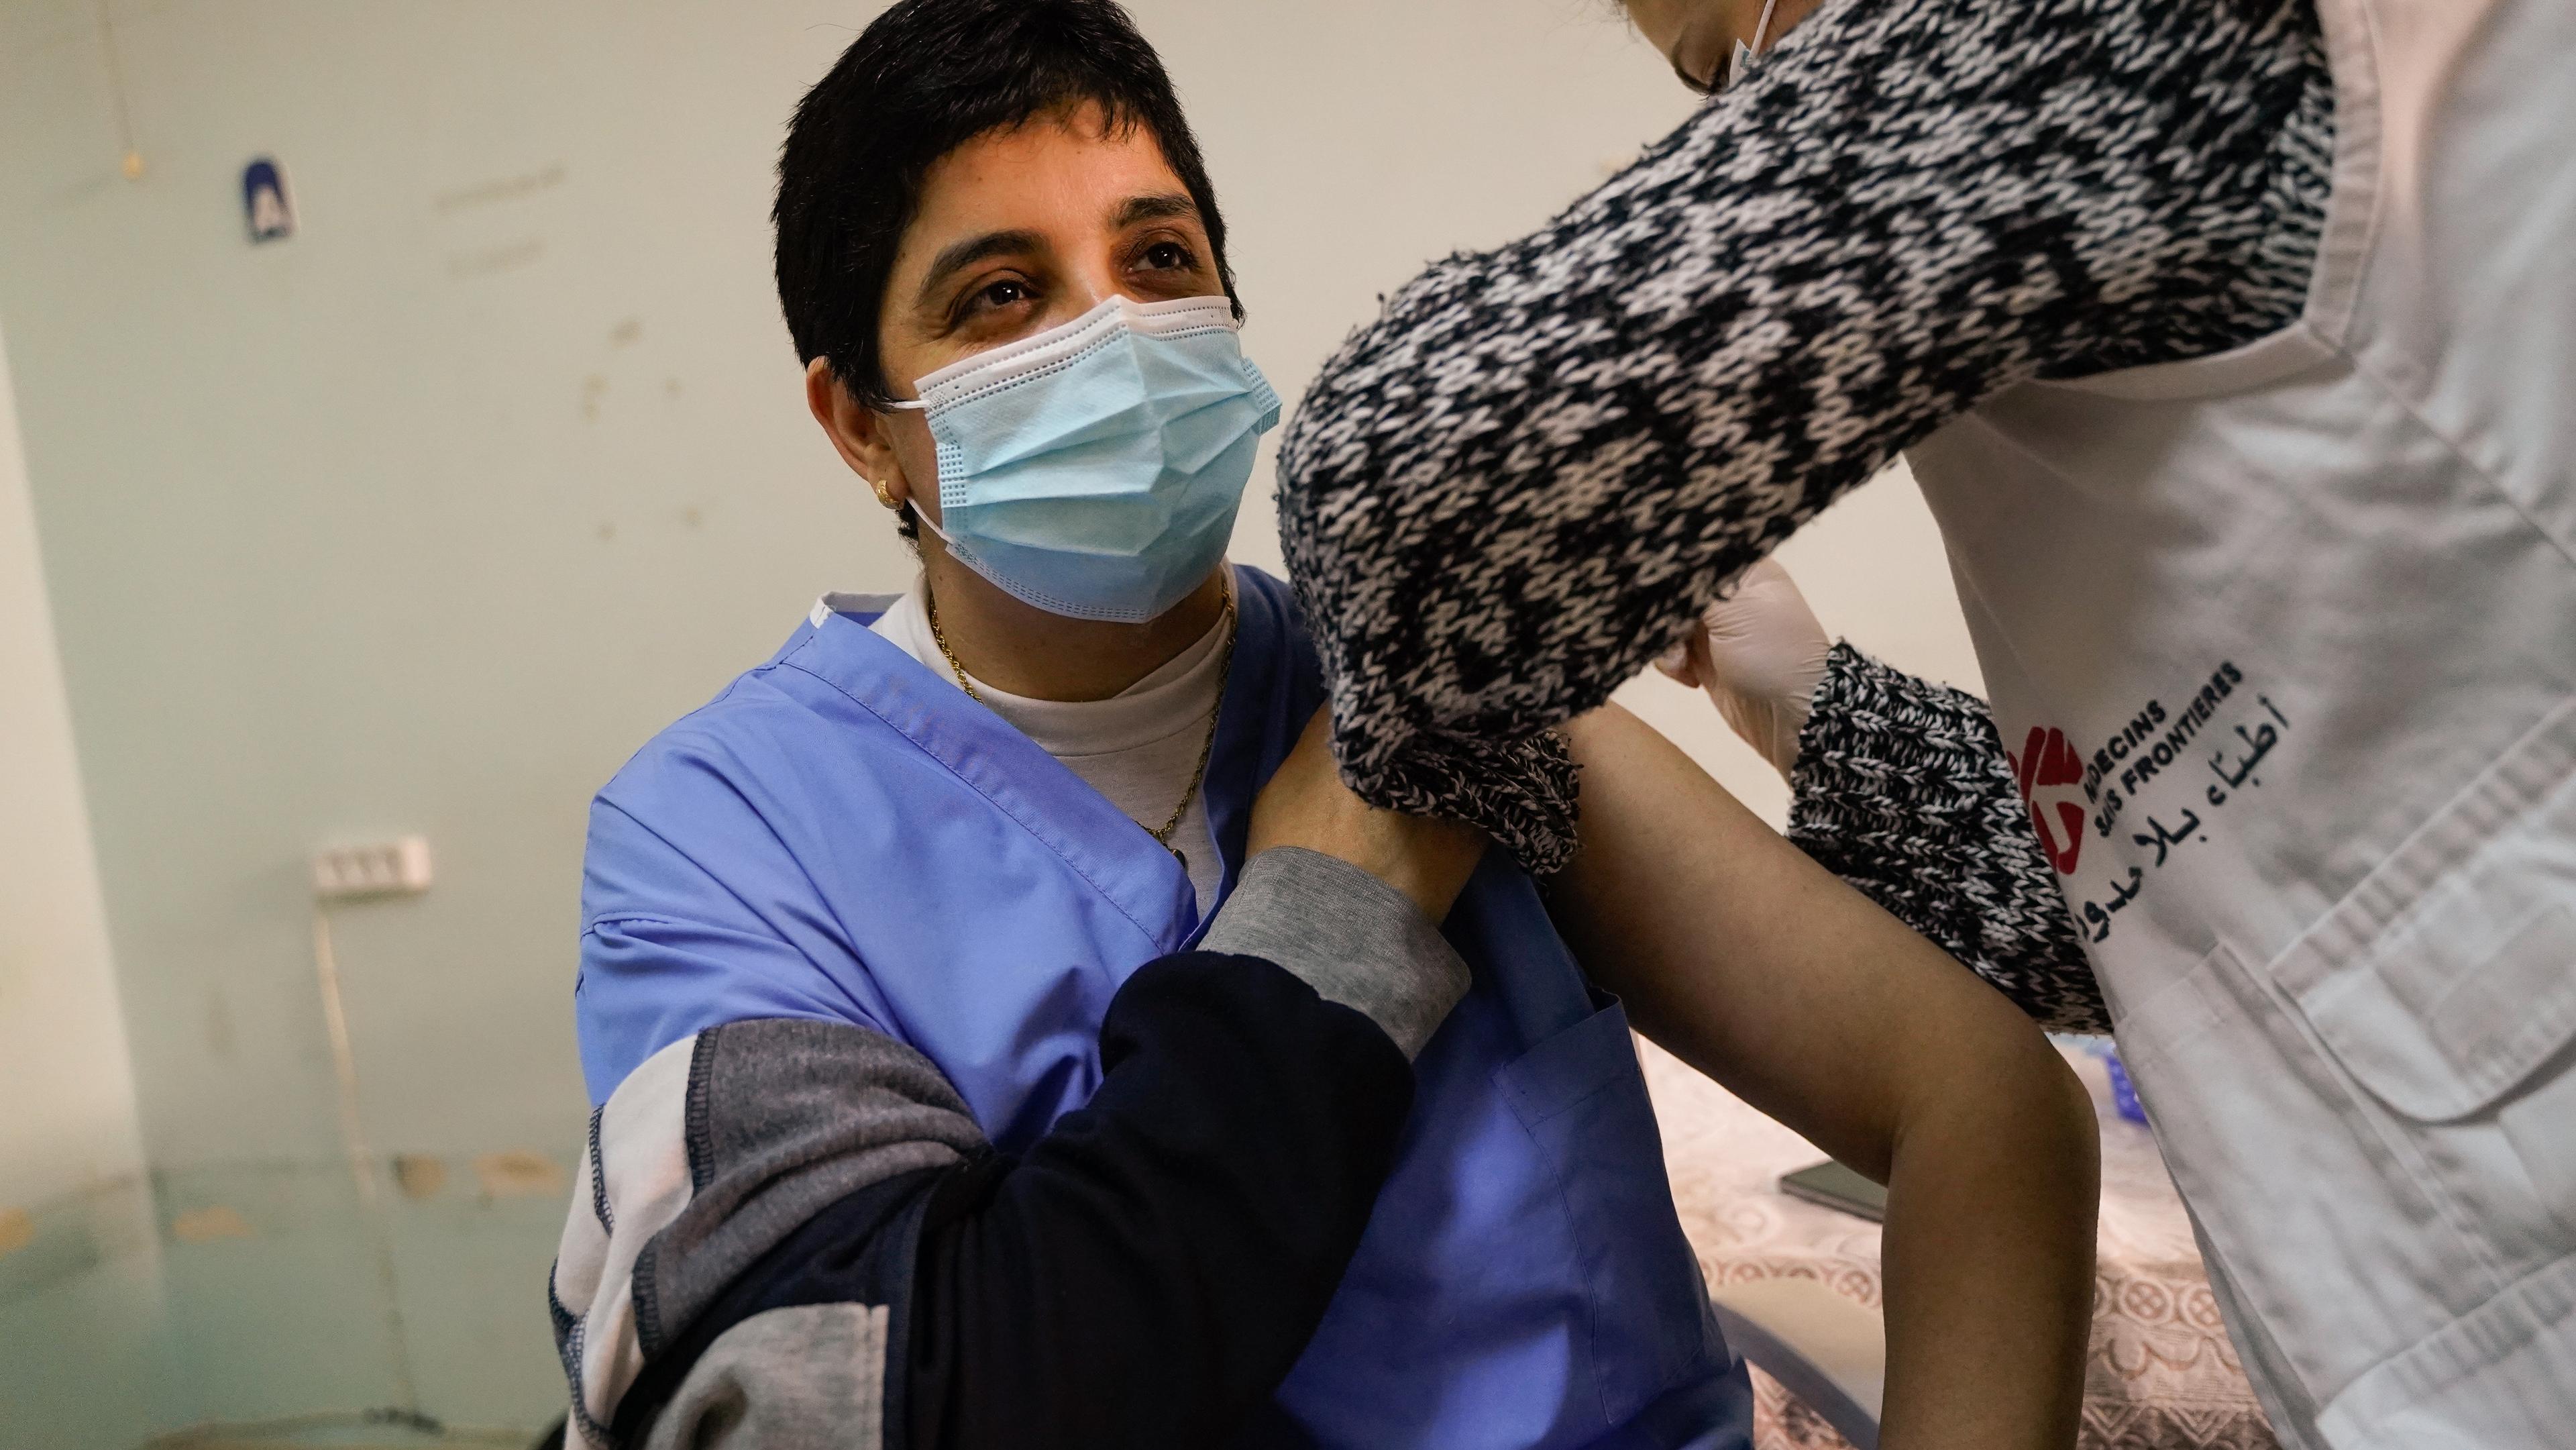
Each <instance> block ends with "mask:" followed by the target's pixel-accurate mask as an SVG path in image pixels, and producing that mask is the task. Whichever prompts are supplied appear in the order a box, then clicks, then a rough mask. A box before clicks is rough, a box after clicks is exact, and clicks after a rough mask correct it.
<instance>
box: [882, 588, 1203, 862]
mask: <svg viewBox="0 0 2576 1450" xmlns="http://www.w3.org/2000/svg"><path fill="white" fill-rule="evenodd" d="M1224 584H1225V613H1224V614H1223V616H1221V617H1220V618H1219V619H1218V621H1217V623H1218V626H1219V627H1220V628H1222V629H1224V631H1225V655H1224V658H1223V659H1222V660H1220V661H1219V662H1218V664H1217V668H1216V708H1215V709H1212V710H1210V711H1208V728H1207V738H1206V739H1205V740H1202V741H1200V742H1199V763H1198V764H1197V765H1196V766H1195V767H1193V768H1192V769H1191V771H1190V785H1189V789H1188V790H1185V791H1183V792H1182V793H1181V803H1180V804H1179V805H1177V806H1175V807H1173V808H1172V818H1171V819H1170V820H1168V821H1165V822H1163V828H1162V829H1161V830H1159V831H1158V830H1155V829H1153V828H1151V827H1149V826H1146V825H1145V823H1144V822H1142V821H1138V822H1137V823H1136V825H1137V827H1138V828H1139V829H1141V830H1143V831H1144V832H1145V834H1146V835H1149V836H1151V837H1153V838H1154V844H1155V845H1158V846H1160V847H1162V848H1163V849H1164V850H1166V851H1169V852H1171V853H1172V857H1173V859H1174V860H1177V861H1179V862H1180V863H1181V869H1182V870H1184V871H1187V870H1188V869H1190V858H1189V857H1187V856H1185V855H1182V854H1181V848H1180V847H1178V846H1175V845H1173V844H1172V836H1173V834H1174V833H1176V832H1178V831H1179V830H1180V829H1181V821H1182V819H1183V818H1184V817H1186V816H1188V815H1189V813H1190V806H1191V805H1192V804H1193V803H1195V802H1196V801H1197V800H1198V798H1199V783H1200V782H1202V781H1204V780H1206V779H1207V767H1208V760H1209V758H1210V757H1212V756H1213V755H1215V754H1216V726H1217V718H1218V717H1219V716H1220V715H1222V714H1224V713H1225V686H1226V682H1227V681H1228V680H1230V679H1232V678H1233V677H1234V633H1235V630H1234V625H1235V620H1234V578H1233V575H1232V573H1231V571H1229V572H1228V573H1227V574H1226V576H1225V577H1224ZM921 603H922V611H923V612H924V613H926V614H928V615H929V616H930V637H931V638H932V639H933V640H935V641H937V642H938V644H939V653H940V654H941V655H942V656H943V657H944V658H946V659H947V661H948V669H949V672H950V673H952V674H954V675H956V676H957V688H959V689H961V690H964V691H965V692H966V698H967V699H969V700H973V701H974V702H976V703H977V704H979V705H980V704H983V703H984V697H983V696H981V695H978V694H976V693H975V685H974V682H973V681H971V680H969V679H967V678H966V667H965V666H964V665H962V664H959V663H958V662H957V651H955V650H953V649H951V648H949V646H948V632H947V631H946V630H944V629H941V628H940V627H939V600H938V599H937V598H936V597H935V596H934V595H932V593H931V592H930V581H929V580H927V579H925V580H923V581H922V582H921Z"/></svg>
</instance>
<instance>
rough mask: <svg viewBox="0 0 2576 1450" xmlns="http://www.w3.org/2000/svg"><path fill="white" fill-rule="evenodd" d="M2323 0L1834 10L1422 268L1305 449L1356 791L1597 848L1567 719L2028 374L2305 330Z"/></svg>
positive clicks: (1327, 377)
mask: <svg viewBox="0 0 2576 1450" xmlns="http://www.w3.org/2000/svg"><path fill="white" fill-rule="evenodd" d="M2311 7H2312V0H2195V3H2191V4H2174V3H2171V0H2010V3H2002V0H1828V3H1827V4H1826V5H1825V6H1824V7H1823V8H1821V9H1819V10H1818V11H1817V12H1816V13H1815V14H1813V15H1812V16H1810V17H1809V18H1808V19H1807V20H1806V21H1805V22H1803V23H1802V24H1801V25H1799V27H1798V28H1797V29H1796V30H1795V31H1793V32H1791V34H1790V35H1789V36H1788V38H1787V39H1786V40H1784V41H1783V42H1782V43H1781V45H1780V46H1779V47H1778V48H1777V49H1775V50H1774V51H1773V52H1772V53H1770V54H1769V55H1766V56H1765V57H1764V58H1763V59H1762V60H1761V61H1760V62H1759V64H1758V65H1757V66H1756V67H1755V68H1754V69H1753V70H1752V72H1751V74H1750V75H1749V76H1748V77H1747V78H1746V79H1745V80H1743V81H1742V82H1740V83H1738V84H1737V85H1736V86H1734V87H1732V88H1730V89H1729V90H1728V91H1727V93H1726V94H1725V95H1724V96H1723V97H1721V98H1720V99H1719V100H1718V101H1716V102H1714V103H1713V104H1711V105H1709V106H1708V107H1706V108H1704V109H1703V110H1701V111H1700V112H1699V114H1698V115H1696V116H1695V117H1694V118H1693V119H1692V120H1690V121H1689V122H1688V123H1687V124H1685V125H1684V126H1683V127H1682V128H1681V129H1680V130H1679V131H1677V132H1676V133H1674V134H1673V135H1672V136H1671V137H1669V138H1668V139H1666V140H1665V141H1663V142H1662V143H1661V144H1659V145H1657V146H1656V147H1654V148H1653V149H1652V150H1650V151H1649V152H1648V153H1647V154H1646V155H1645V156H1644V157H1643V158H1642V159H1641V160H1640V161H1639V162H1638V163H1637V164H1636V165H1634V166H1632V167H1631V168H1629V169H1628V170H1627V171H1626V172H1624V173H1623V174H1621V175H1620V176H1618V177H1616V178H1614V179H1612V180H1611V181H1610V182H1609V183H1608V184H1606V185H1604V186H1603V187H1602V188H1601V189H1599V190H1598V191H1596V192H1594V193H1593V194H1591V195H1590V196H1587V197H1585V198H1583V199H1582V200H1581V201H1579V202H1577V203H1576V204H1575V205H1574V206H1573V207H1572V208H1571V209H1570V210H1568V211H1567V212H1565V213H1564V214H1563V215H1562V216H1560V217H1558V218H1557V219H1556V220H1555V221H1553V222H1552V223H1550V224H1549V225H1548V226H1546V227H1545V228H1543V229H1541V230H1540V231H1538V232H1537V233H1535V234H1533V235H1531V236H1529V237H1527V238H1525V239H1523V240H1521V241H1519V242H1515V243H1513V244H1511V245H1508V246H1505V247H1503V248H1501V249H1499V250H1496V251H1493V252H1489V253H1483V254H1479V255H1465V256H1457V257H1453V258H1451V259H1449V260H1448V261H1446V262H1442V263H1440V264H1438V265H1436V266H1434V267H1432V268H1431V269H1430V270H1429V271H1428V272H1426V273H1425V274H1423V276H1422V277H1420V278H1419V279H1418V280H1416V281H1415V282H1413V283H1412V284H1411V285H1410V286H1407V287H1406V288H1404V289H1403V290H1402V291H1400V292H1399V293H1398V294H1396V295H1395V296H1394V297H1393V298H1392V299H1391V300H1390V301H1389V302H1388V303H1387V304H1386V306H1385V308H1384V311H1383V314H1382V315H1381V316H1380V318H1379V319H1378V320H1377V321H1376V322H1375V323H1374V324H1373V325H1371V326H1369V327H1367V328H1366V329H1364V330H1362V331H1361V332H1359V333H1358V334H1356V335H1355V336H1353V337H1352V338H1351V339H1350V341H1349V342H1348V343H1347V344H1346V345H1345V346H1344V347H1343V348H1342V350H1341V351H1340V353H1339V354H1338V355H1337V356H1335V357H1334V358H1333V359H1332V361H1331V362H1330V363H1329V364H1327V366H1326V367H1325V370H1324V372H1323V374H1322V376H1321V377H1320V378H1319V379H1318V380H1317V382H1316V383H1315V385H1314V386H1313V388H1312V389H1311V390H1310V391H1309V392H1308V394H1307V396H1306V399H1305V402H1304V404H1303V406H1302V407H1301V409H1300V411H1299V414H1298V417H1297V419H1296V421H1295V423H1294V424H1293V425H1292V427H1291V428H1290V430H1289V434H1288V437H1287V439H1286V442H1285V445H1284V448H1283V452H1282V454H1281V466H1280V480H1281V490H1280V521H1281V529H1282V535H1283V541H1284V543H1285V546H1286V552H1287V558H1288V562H1289V564H1290V567H1291V569H1292V571H1293V573H1294V575H1295V577H1296V582H1297V586H1298V588H1299V590H1300V592H1301V594H1302V596H1303V599H1304V602H1305V605H1306V608H1307V612H1308V615H1309V617H1310V618H1311V619H1312V620H1313V621H1315V623H1316V626H1317V644H1318V646H1319V648H1320V651H1321V653H1322V657H1323V664H1324V667H1325V670H1326V673H1327V675H1328V677H1329V679H1330V682H1331V689H1332V706H1333V711H1334V746H1335V749H1336V752H1337V754H1338V755H1339V758H1340V760H1341V762H1342V765H1343V769H1344V772H1345V774H1346V776H1347V777H1348V778H1349V780H1350V781H1351V783H1352V785H1353V786H1354V787H1355V788H1357V789H1358V790H1359V792H1360V793H1361V794H1362V795H1363V796H1365V797H1367V798H1368V799H1370V800H1372V801H1375V802H1377V803H1379V804H1382V805H1388V806H1393V807H1397V808H1400V809H1405V810H1409V811H1413V812H1416V813H1420V814H1433V815H1443V816H1449V817H1454V818H1461V819H1465V820H1469V821H1472V822H1474V823H1476V824H1478V825H1480V826H1483V827H1484V828H1485V829H1487V830H1488V831H1489V832H1491V833H1492V834H1493V835H1494V836H1495V837H1496V839H1498V840H1499V841H1501V842H1502V843H1503V844H1504V845H1506V846H1507V847H1509V848H1511V849H1512V850H1513V851H1514V852H1515V853H1516V854H1517V855H1518V856H1519V857H1520V858H1521V860H1522V861H1523V862H1524V863H1526V864H1529V865H1531V866H1533V867H1535V868H1537V869H1540V870H1543V871H1544V870H1553V869H1555V868H1556V867H1557V866H1559V865H1561V864H1562V862H1563V861H1564V859H1565V858H1566V856H1567V855H1568V854H1570V852H1571V851H1572V849H1573V842H1574V825H1573V799H1574V784H1573V771H1572V768H1571V766H1570V765H1569V764H1568V763H1567V760H1566V757H1565V755H1564V752H1563V750H1562V747H1561V746H1560V745H1558V744H1556V743H1555V742H1554V739H1553V737H1552V735H1551V734H1550V733H1549V732H1550V727H1552V726H1553V725H1554V724H1556V723H1557V722H1561V721H1563V720H1566V719H1568V718H1570V717H1572V716H1573V715H1576V714H1578V713H1581V712H1582V711H1584V710H1587V709H1590V708H1592V707H1593V706H1595V705H1598V704H1599V703H1601V702H1602V701H1603V700H1606V699H1607V698H1608V697H1609V695H1610V693H1611V691H1612V690H1613V689H1615V688H1617V686H1618V685H1619V684H1620V683H1622V682H1623V681H1625V680H1626V679H1628V678H1629V677H1630V676H1631V675H1633V674H1635V673H1636V672H1637V671H1638V670H1639V669H1641V668H1643V667H1644V665H1645V664H1646V662H1647V661H1648V660H1650V659H1652V658H1653V657H1654V656H1655V655H1656V654H1657V653H1659V652H1660V651H1661V650H1663V649H1664V648H1665V647H1666V646H1667V645H1668V644H1669V643H1670V642H1671V641H1672V639H1673V638H1674V637H1675V636H1676V635H1677V634H1678V633H1680V631H1682V630H1683V629H1684V628H1686V627H1687V624H1688V622H1689V620H1690V619H1691V618H1692V617H1693V616H1694V615H1695V614H1696V612H1697V610H1698V608H1699V606H1700V605H1701V604H1703V603H1705V602H1706V601H1707V600H1708V599H1710V598H1712V597H1714V595H1715V594H1716V592H1717V591H1718V590H1719V588H1720V587H1721V586H1722V585H1724V584H1725V583H1726V582H1727V581H1728V580H1729V579H1731V578H1732V577H1734V576H1735V575H1736V574H1738V573H1740V572H1741V571H1742V570H1743V569H1744V568H1745V567H1747V566H1748V565H1750V564H1751V563H1753V562H1754V561H1755V560H1757V559H1759V558H1760V557H1761V556H1762V555H1763V554H1765V553H1767V552H1769V551H1770V550H1771V549H1772V548H1773V547H1774V546H1775V545H1777V544H1778V543H1779V542H1780V540H1782V539H1783V538H1785V537H1787V536H1788V535H1789V534H1790V533H1791V532H1792V531H1794V530H1795V529H1796V528H1797V527H1798V526H1799V525H1800V524H1802V523H1804V522H1805V521H1806V520H1807V519H1809V518H1810V517H1812V516H1813V515H1815V514H1816V513H1817V512H1818V511H1819V510H1821V509H1822V508H1824V507H1825V506H1826V505H1827V504H1828V503H1830V502H1832V501H1833V500H1834V499H1835V498H1836V497H1838V496H1840V495H1841V494H1842V493H1844V492H1845V491H1846V490H1848V489H1850V488H1852V487H1854V486H1855V485H1857V484H1859V483H1861V482H1863V481H1864V480H1866V479H1867V478H1869V477H1870V475H1871V474H1873V473H1875V472H1876V471H1877V470H1878V469H1879V468H1880V467H1881V466H1882V465H1884V464H1886V463H1887V462H1888V461H1889V460H1890V459H1891V458H1892V457H1894V456H1895V454H1896V453H1897V452H1898V451H1899V450H1900V449H1902V448H1904V447H1906V446H1908V445H1910V444H1912V443H1914V442H1916V441H1918V440H1920V439H1922V438H1924V437H1925V436H1927V435H1928V434H1930V433H1931V432H1932V431H1933V430H1935V429H1937V428H1939V427H1940V426H1942V425H1943V424H1945V423H1948V422H1949V421H1951V420H1952V419H1954V418H1957V417H1958V416H1960V415H1961V414H1962V413H1964V412H1966V411H1967V410H1968V409H1970V408H1972V407H1974V406H1975V405H1977V404H1978V403H1979V402H1981V401H1983V400H1984V399H1987V398H1989V397H1992V396H1994V395H1995V394H1996V393H1998V392H2000V391H2002V390H2003V389H2006V388H2009V387H2012V386H2014V385H2016V384H2019V383H2022V382H2025V381H2028V380H2031V379H2034V378H2040V377H2062V376H2076V375H2083V374H2089V373H2095V372H2100V371H2105V370H2108V369H2113V368H2119V367H2126V366H2131V365H2137V364H2144V363H2150V362H2159V361H2169V360H2175V359H2180V358H2186V357H2196V356H2202V355H2206V354H2208V353H2211V352H2215V351H2220V350H2224V349H2226V348H2230V347H2234V346H2238V345H2241V344H2243V343H2245V342H2249V341H2252V340H2254V339H2255V338H2257V337H2260V336H2263V335H2265V334H2267V333H2269V332H2272V331H2277V330H2278V329H2279V328H2281V327H2283V326H2285V325H2287V324H2288V323H2290V322H2291V321H2293V320H2294V319H2295V318H2296V317H2297V315H2298V312H2299V309H2300V307H2301V306H2302V305H2303V303H2304V298H2305V293H2306V284H2307V278H2308V274H2309V271H2310V269H2311V265H2312V262H2313V258H2314V255H2315V248H2316V238H2317V234H2318V230H2319V228H2320V227H2321V225H2322V218H2323V210H2324V197H2325V195H2326V192H2327V189H2328V188H2327V181H2326V178H2327V175H2328V170H2327V164H2326V152H2327V149H2328V145H2329V142H2330V140H2331V133H2332V110H2331V107H2332V86H2331V81H2330V79H2329V77H2328V73H2327V71H2326V68H2325V64H2324V60H2323V56H2322V50H2321V45H2320V41H2319V37H2318V32H2317V27H2316V20H2315V16H2314V13H2313V10H2312V8H2311Z"/></svg>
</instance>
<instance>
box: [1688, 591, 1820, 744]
mask: <svg viewBox="0 0 2576 1450" xmlns="http://www.w3.org/2000/svg"><path fill="white" fill-rule="evenodd" d="M1833 649H1834V643H1833V641H1832V640H1830V639H1828V638H1826V636H1825V627H1824V625H1823V624H1821V623H1819V622H1818V621H1817V619H1816V612H1815V611H1814V610H1813V609H1810V608H1808V607H1807V597H1806V596H1805V595H1803V594H1801V593H1799V592H1798V584H1797V581H1796V580H1794V579H1791V578H1790V577H1789V571H1788V570H1786V569H1783V568H1781V567H1780V565H1779V562H1778V561H1777V560H1773V559H1764V560H1763V561H1762V562H1761V563H1759V564H1756V565H1754V566H1753V567H1752V568H1750V569H1747V570H1745V571H1744V577H1742V578H1741V579H1738V580H1737V581H1736V584H1735V589H1734V592H1732V593H1730V594H1728V595H1727V596H1726V597H1725V598H1723V599H1719V600H1717V601H1715V602H1713V603H1711V604H1710V605H1709V606H1708V608H1706V609H1705V610H1702V611H1701V612H1700V620H1699V627H1698V628H1697V629H1694V630H1692V631H1691V634H1690V637H1689V638H1688V639H1686V640H1684V641H1683V642H1682V643H1680V644H1677V645H1675V646H1673V648H1672V651H1671V652H1670V653H1668V654H1666V655H1665V656H1664V657H1663V658H1662V659H1659V660H1657V661H1655V668H1657V669H1659V670H1662V671H1663V672H1664V673H1665V674H1667V675H1670V676H1672V677H1673V678H1674V679H1676V680H1679V681H1681V682H1682V683H1683V684H1685V685H1697V686H1699V687H1700V688H1701V689H1703V690H1706V691H1708V697H1709V699H1711V700H1713V701H1715V702H1716V703H1717V713H1719V714H1720V715H1723V716H1725V717H1726V723H1727V724H1729V725H1732V726H1734V727H1735V733H1736V734H1738V735H1741V736H1743V737H1744V743H1745V744H1747V745H1750V746H1752V747H1753V748H1754V749H1756V750H1759V751H1761V752H1762V754H1763V757H1764V758H1765V759H1767V760H1769V761H1770V762H1771V764H1772V767H1773V768H1774V769H1776V770H1778V771H1779V772H1780V774H1781V775H1783V776H1787V775H1788V774H1789V773H1790V772H1791V771H1792V770H1793V769H1795V768H1796V766H1797V764H1798V737H1799V735H1800V734H1802V733H1803V732H1804V731H1805V730H1806V728H1807V707H1808V702H1809V701H1811V700H1813V699H1814V698H1815V694H1816V686H1818V685H1820V684H1822V683H1824V678H1825V665H1826V661H1827V658H1828V657H1829V656H1830V655H1832V653H1833Z"/></svg>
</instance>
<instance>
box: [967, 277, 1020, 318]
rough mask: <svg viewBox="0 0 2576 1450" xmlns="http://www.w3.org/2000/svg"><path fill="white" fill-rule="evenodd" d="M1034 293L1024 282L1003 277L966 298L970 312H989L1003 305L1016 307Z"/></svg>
mask: <svg viewBox="0 0 2576 1450" xmlns="http://www.w3.org/2000/svg"><path fill="white" fill-rule="evenodd" d="M1035 295H1036V294H1035V293H1033V292H1031V291H1030V290H1029V285H1028V284H1027V283H1025V282H1020V281H1016V280H1009V279H1005V280H1003V281H1000V282H996V283H994V284H992V285H991V286H989V287H986V288H985V289H983V290H982V291H980V292H978V293H976V294H975V295H974V296H973V297H972V298H970V299H968V306H967V310H968V311H970V312H989V311H994V310H997V309H1000V308H1004V307H1017V306H1019V305H1020V304H1021V303H1023V302H1026V301H1028V300H1029V299H1030V298H1031V297H1033V296H1035Z"/></svg>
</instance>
